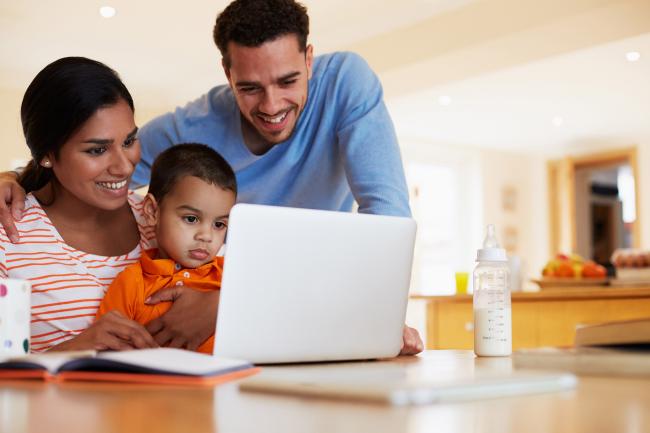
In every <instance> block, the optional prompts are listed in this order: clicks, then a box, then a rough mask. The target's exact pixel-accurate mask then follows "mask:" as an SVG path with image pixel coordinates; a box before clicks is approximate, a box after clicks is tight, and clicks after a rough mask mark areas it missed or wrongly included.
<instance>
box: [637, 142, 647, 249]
mask: <svg viewBox="0 0 650 433" xmlns="http://www.w3.org/2000/svg"><path fill="white" fill-rule="evenodd" d="M637 149H638V161H637V164H638V170H639V179H637V182H636V188H639V187H640V186H641V194H638V195H637V196H638V197H639V203H637V218H638V217H639V216H640V217H641V218H640V220H639V221H640V223H641V247H642V248H645V249H650V191H649V189H650V137H648V138H646V139H644V140H642V141H641V142H640V143H639V145H638V147H637Z"/></svg>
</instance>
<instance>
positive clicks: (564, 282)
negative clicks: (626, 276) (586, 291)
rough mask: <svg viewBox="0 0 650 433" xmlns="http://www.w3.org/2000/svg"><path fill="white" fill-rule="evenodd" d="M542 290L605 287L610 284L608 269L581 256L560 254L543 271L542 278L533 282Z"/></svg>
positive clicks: (547, 263)
mask: <svg viewBox="0 0 650 433" xmlns="http://www.w3.org/2000/svg"><path fill="white" fill-rule="evenodd" d="M533 281H534V282H535V283H537V284H538V285H539V287H540V288H542V289H554V288H562V287H588V286H604V285H606V284H607V283H608V278H607V269H605V267H604V266H602V265H599V264H598V263H596V262H594V261H593V260H585V259H584V258H583V257H582V256H580V255H579V254H575V253H574V254H568V255H567V254H563V253H558V254H556V255H555V257H554V258H553V259H551V260H549V261H548V262H546V266H544V269H542V278H541V279H539V280H533Z"/></svg>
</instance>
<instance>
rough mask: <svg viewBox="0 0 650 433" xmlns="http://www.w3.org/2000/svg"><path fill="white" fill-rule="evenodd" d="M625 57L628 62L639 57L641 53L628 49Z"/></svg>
mask: <svg viewBox="0 0 650 433" xmlns="http://www.w3.org/2000/svg"><path fill="white" fill-rule="evenodd" d="M625 58H626V59H627V61H628V62H636V61H637V60H639V59H640V58H641V53H640V52H638V51H630V52H629V53H626V54H625Z"/></svg>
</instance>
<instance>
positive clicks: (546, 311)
mask: <svg viewBox="0 0 650 433" xmlns="http://www.w3.org/2000/svg"><path fill="white" fill-rule="evenodd" d="M411 298H412V299H422V300H425V301H426V304H427V307H426V311H427V313H426V314H427V318H426V321H427V337H426V340H427V341H426V347H427V349H472V348H473V346H474V321H473V317H472V297H471V295H460V296H423V295H413V296H411ZM644 317H645V318H647V317H650V286H648V287H638V288H622V287H608V288H598V287H589V288H569V287H567V288H563V289H561V288H558V289H553V290H544V291H540V292H532V293H531V292H528V293H526V292H525V293H513V295H512V345H513V349H522V348H531V347H542V346H571V345H573V340H574V338H575V330H576V328H577V327H579V326H581V325H586V324H593V323H600V322H609V321H615V320H626V319H638V318H644Z"/></svg>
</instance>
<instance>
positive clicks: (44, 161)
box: [41, 159, 52, 168]
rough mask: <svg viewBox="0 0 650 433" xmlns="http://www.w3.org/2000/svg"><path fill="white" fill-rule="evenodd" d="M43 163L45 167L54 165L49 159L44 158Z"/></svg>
mask: <svg viewBox="0 0 650 433" xmlns="http://www.w3.org/2000/svg"><path fill="white" fill-rule="evenodd" d="M41 165H42V166H43V167H45V168H50V167H51V166H52V163H51V162H50V160H49V159H44V160H43V162H41Z"/></svg>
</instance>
